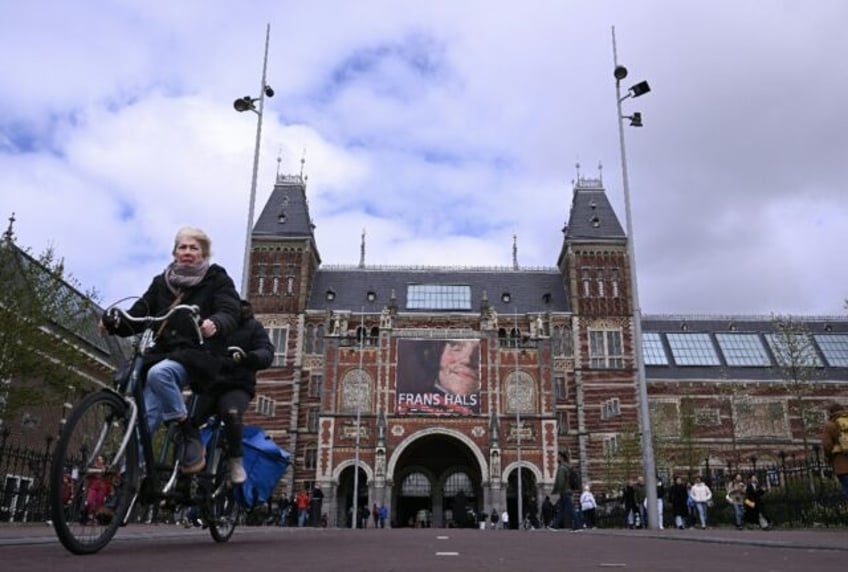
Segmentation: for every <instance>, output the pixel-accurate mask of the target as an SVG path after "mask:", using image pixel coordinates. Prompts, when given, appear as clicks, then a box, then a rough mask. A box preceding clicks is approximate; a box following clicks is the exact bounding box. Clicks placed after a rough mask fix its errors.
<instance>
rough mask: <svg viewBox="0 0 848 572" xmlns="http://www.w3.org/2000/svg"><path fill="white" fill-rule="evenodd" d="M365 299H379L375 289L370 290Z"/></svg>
mask: <svg viewBox="0 0 848 572" xmlns="http://www.w3.org/2000/svg"><path fill="white" fill-rule="evenodd" d="M365 299H366V300H368V301H369V302H373V301H374V300H376V299H377V293H376V292H374V291H373V290H369V291H368V293H367V294H366V295H365Z"/></svg>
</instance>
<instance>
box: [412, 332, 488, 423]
mask: <svg viewBox="0 0 848 572" xmlns="http://www.w3.org/2000/svg"><path fill="white" fill-rule="evenodd" d="M397 356H398V358H397V385H396V395H397V398H396V412H397V413H398V414H410V413H429V414H432V415H477V414H479V413H480V388H481V382H480V340H467V339H460V340H430V339H426V340H424V339H400V340H398V353H397Z"/></svg>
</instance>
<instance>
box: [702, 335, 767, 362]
mask: <svg viewBox="0 0 848 572" xmlns="http://www.w3.org/2000/svg"><path fill="white" fill-rule="evenodd" d="M715 336H716V340H718V345H719V347H720V348H721V351H722V353H724V359H725V361H726V362H727V365H736V366H763V367H768V366H770V365H771V360H770V359H769V356H768V353H766V348H765V347H764V346H763V343H762V341H760V336H758V335H757V334H728V333H719V334H716V335H715Z"/></svg>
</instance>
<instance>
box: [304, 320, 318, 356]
mask: <svg viewBox="0 0 848 572" xmlns="http://www.w3.org/2000/svg"><path fill="white" fill-rule="evenodd" d="M314 335H315V326H313V325H312V324H307V325H306V334H305V338H306V339H305V340H304V342H305V343H304V344H303V349H304V352H305V353H308V354H311V353H312V350H313V339H312V338H313V336H314Z"/></svg>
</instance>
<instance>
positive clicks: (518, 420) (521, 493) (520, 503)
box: [512, 306, 524, 530]
mask: <svg viewBox="0 0 848 572" xmlns="http://www.w3.org/2000/svg"><path fill="white" fill-rule="evenodd" d="M513 329H514V330H515V374H514V380H513V384H514V385H513V388H515V387H518V354H519V350H518V347H519V345H520V343H519V342H520V340H521V335H520V334H519V332H518V306H516V307H515V315H514V326H513ZM512 402H513V404H514V405H515V442H516V447H517V453H518V455H517V456H518V530H521V527H522V525H523V524H524V498H523V496H524V488H523V487H522V486H521V485H522V483H521V407H520V406H519V403H518V396H517V395H515V394H514V393H513V399H512Z"/></svg>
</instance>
